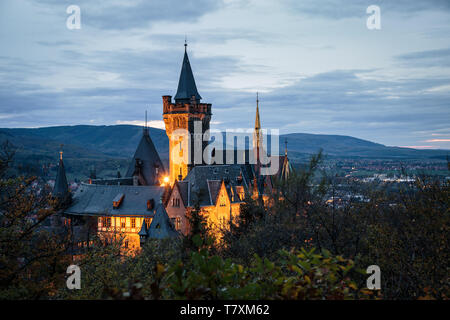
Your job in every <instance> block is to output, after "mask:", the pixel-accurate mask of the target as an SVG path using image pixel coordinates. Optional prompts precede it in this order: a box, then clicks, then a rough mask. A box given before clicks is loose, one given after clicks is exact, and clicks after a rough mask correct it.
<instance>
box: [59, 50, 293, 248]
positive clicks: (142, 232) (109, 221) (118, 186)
mask: <svg viewBox="0 0 450 320" xmlns="http://www.w3.org/2000/svg"><path fill="white" fill-rule="evenodd" d="M186 47H187V45H186V44H185V50H184V58H183V62H182V67H181V73H180V77H179V82H178V89H177V92H176V94H175V97H174V101H172V96H169V95H166V96H163V97H162V100H163V119H164V124H165V127H166V133H167V136H168V137H169V144H170V145H169V150H170V155H169V168H168V170H166V169H165V168H164V165H163V163H162V161H161V159H160V157H159V155H158V152H157V150H156V148H155V146H154V144H153V141H152V139H151V137H150V134H149V130H148V128H147V127H146V126H145V127H144V128H143V132H142V137H141V140H140V142H139V144H138V147H137V149H136V152H135V154H134V156H133V159H132V161H131V163H130V165H129V168H128V170H127V172H126V175H125V177H123V178H114V179H93V178H91V179H89V181H88V182H86V183H82V184H81V185H80V187H79V188H78V189H77V191H76V192H75V194H74V195H73V196H72V195H70V194H69V191H68V188H67V179H66V175H65V171H64V163H63V158H62V153H61V156H60V160H59V168H58V173H57V178H56V181H55V186H54V189H53V196H54V197H56V198H59V199H62V200H65V199H68V198H70V204H69V206H68V208H67V209H66V210H65V211H64V216H65V217H66V223H67V224H70V225H71V226H77V225H86V222H87V221H90V224H91V225H93V226H94V230H95V232H96V234H97V235H98V236H100V237H101V238H104V239H108V238H111V237H116V236H119V235H120V236H122V237H123V238H124V246H125V247H126V248H129V249H138V248H140V247H141V246H142V244H143V243H145V241H147V239H162V238H172V237H180V236H181V235H186V234H188V233H189V220H188V217H189V215H190V212H191V211H192V210H193V208H194V207H196V206H197V207H200V209H201V211H202V212H203V213H204V214H205V215H206V217H207V220H208V223H209V224H211V226H220V225H226V224H228V223H229V222H230V220H231V219H233V217H236V215H238V214H239V209H240V206H241V204H242V203H243V200H244V198H245V197H246V196H251V197H253V198H255V199H259V200H260V201H267V199H268V195H269V194H270V193H271V192H272V189H273V178H274V177H275V176H276V177H278V178H282V179H285V178H286V177H287V176H288V175H289V172H291V170H292V167H291V164H290V163H289V159H288V158H287V150H286V151H285V154H284V155H283V156H278V155H273V156H271V161H277V162H278V163H279V169H278V170H277V172H276V173H275V174H273V175H262V174H261V168H262V166H263V164H262V163H261V161H260V151H261V149H262V134H261V123H260V118H259V101H258V97H257V101H256V119H255V126H254V132H253V143H252V146H253V148H252V150H248V149H247V150H236V149H233V150H231V152H232V157H231V158H232V160H233V161H231V163H230V161H228V159H227V161H224V160H225V156H224V155H223V156H220V154H219V152H218V151H223V150H225V146H224V148H223V150H213V151H212V154H209V158H208V157H206V160H205V158H204V157H202V155H203V154H204V152H205V150H207V149H206V148H207V147H208V143H209V136H208V133H209V128H210V120H211V116H212V113H211V104H210V103H202V102H201V99H202V97H201V96H200V94H199V93H198V90H197V86H196V83H195V79H194V75H193V72H192V68H191V65H190V62H189V57H188V54H187V48H186ZM216 151H217V154H219V156H217V155H216V157H215V160H217V159H219V158H220V157H223V158H220V161H216V163H209V162H211V159H212V158H214V155H215V152H216ZM228 151H229V150H227V152H228ZM199 154H200V156H198V155H199ZM252 156H253V157H254V158H252ZM238 159H239V160H240V161H237V160H238ZM251 159H255V160H256V161H253V162H254V163H253V162H252V161H250V160H251ZM224 162H226V163H225V164H223V163H224ZM87 242H89V239H79V240H78V243H79V245H87Z"/></svg>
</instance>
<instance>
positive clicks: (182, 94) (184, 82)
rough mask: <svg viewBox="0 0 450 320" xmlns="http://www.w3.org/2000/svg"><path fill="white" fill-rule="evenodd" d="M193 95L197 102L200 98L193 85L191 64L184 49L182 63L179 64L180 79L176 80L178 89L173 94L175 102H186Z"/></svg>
mask: <svg viewBox="0 0 450 320" xmlns="http://www.w3.org/2000/svg"><path fill="white" fill-rule="evenodd" d="M192 96H195V100H196V101H197V102H199V101H200V99H201V98H202V97H201V96H200V94H199V93H198V91H197V86H196V85H195V80H194V74H193V73H192V69H191V64H190V63H189V57H188V55H187V52H186V50H185V51H184V58H183V65H182V66H181V73H180V79H179V81H178V90H177V93H176V94H175V102H176V103H178V102H181V103H186V102H189V101H190V100H191V98H192Z"/></svg>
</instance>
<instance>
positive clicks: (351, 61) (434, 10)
mask: <svg viewBox="0 0 450 320" xmlns="http://www.w3.org/2000/svg"><path fill="white" fill-rule="evenodd" d="M70 5H78V6H79V7H80V9H81V29H73V30H69V29H68V28H67V27H66V20H67V18H68V17H69V16H70V14H67V13H66V9H67V7H68V6H70ZM370 5H378V6H379V7H380V9H381V29H380V30H369V29H368V28H367V26H366V21H367V18H368V17H369V16H370V14H367V13H366V9H367V7H368V6H370ZM185 37H187V41H188V54H189V58H190V61H191V66H192V69H193V72H194V76H195V79H196V83H197V88H198V91H199V93H200V94H201V96H202V98H203V99H202V102H207V103H212V112H213V118H212V123H211V124H212V127H213V128H216V129H221V130H223V129H227V128H233V129H236V128H245V129H248V128H251V127H252V126H253V124H254V118H255V99H256V91H259V92H260V112H261V123H262V126H263V127H264V128H266V129H272V128H276V129H280V131H281V133H293V132H304V133H320V134H339V135H350V136H354V137H358V138H362V139H367V140H370V141H374V142H378V143H383V144H386V145H390V146H414V147H418V148H443V149H450V1H449V0H427V1H416V0H414V1H406V0H383V1H380V0H368V1H366V0H354V1H349V0H323V1H317V0H308V1H302V0H273V1H261V0H259V1H252V0H222V1H214V0H184V1H178V0H151V1H138V0H114V1H95V0H70V1H65V0H1V2H0V39H1V51H0V75H1V76H0V127H43V126H57V125H76V124H90V125H113V124H142V123H143V120H144V113H145V110H148V117H149V120H150V125H151V126H155V127H159V128H162V127H163V122H162V98H161V96H162V95H172V96H174V95H175V92H176V88H177V83H178V77H179V73H180V68H181V62H182V59H183V53H184V46H183V44H184V40H185Z"/></svg>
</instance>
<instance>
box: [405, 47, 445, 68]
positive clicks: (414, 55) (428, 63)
mask: <svg viewBox="0 0 450 320" xmlns="http://www.w3.org/2000/svg"><path fill="white" fill-rule="evenodd" d="M396 60H398V61H400V62H401V63H403V64H404V65H407V66H414V67H421V68H428V67H441V68H442V67H450V48H445V49H435V50H426V51H418V52H411V53H406V54H402V55H398V56H396Z"/></svg>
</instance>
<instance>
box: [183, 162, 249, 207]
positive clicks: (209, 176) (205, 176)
mask: <svg viewBox="0 0 450 320" xmlns="http://www.w3.org/2000/svg"><path fill="white" fill-rule="evenodd" d="M250 166H251V165H245V164H224V165H205V166H196V167H194V168H192V170H191V171H189V173H188V175H187V176H186V177H185V178H184V180H183V181H180V182H179V186H180V187H181V186H183V187H184V186H185V188H186V189H187V191H188V192H187V201H186V202H187V206H193V205H194V204H195V201H196V197H197V196H198V195H200V197H201V198H200V199H199V200H200V205H201V206H212V205H216V200H217V195H218V193H219V191H220V188H221V185H222V181H223V182H225V185H226V187H227V192H228V193H229V194H230V193H231V190H230V187H231V186H236V185H241V186H243V187H244V190H247V189H248V187H249V184H250V178H249V176H248V173H249V171H250V172H251V168H247V167H250ZM241 177H242V179H240V178H241ZM180 189H181V188H180ZM233 192H235V188H234V189H233ZM232 201H238V202H239V201H240V200H238V199H237V198H234V199H232Z"/></svg>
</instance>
